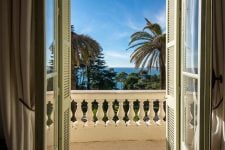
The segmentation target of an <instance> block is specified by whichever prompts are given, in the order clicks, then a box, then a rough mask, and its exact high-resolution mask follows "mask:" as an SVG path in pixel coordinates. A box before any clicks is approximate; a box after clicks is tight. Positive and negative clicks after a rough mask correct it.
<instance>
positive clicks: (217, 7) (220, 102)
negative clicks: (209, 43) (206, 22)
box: [211, 0, 225, 150]
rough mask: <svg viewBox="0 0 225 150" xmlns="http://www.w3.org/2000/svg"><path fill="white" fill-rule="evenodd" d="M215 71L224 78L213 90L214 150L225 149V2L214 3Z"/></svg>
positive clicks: (217, 82) (215, 0) (215, 1)
mask: <svg viewBox="0 0 225 150" xmlns="http://www.w3.org/2000/svg"><path fill="white" fill-rule="evenodd" d="M213 70H214V72H215V75H216V76H217V77H219V76H220V75H222V76H223V83H220V81H216V82H215V85H214V87H213V89H212V108H213V110H212V132H211V133H212V137H211V141H212V147H211V149H212V150H224V149H225V124H224V119H225V114H224V108H225V1H224V0H214V1H213Z"/></svg>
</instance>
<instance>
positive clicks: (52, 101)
mask: <svg viewBox="0 0 225 150" xmlns="http://www.w3.org/2000/svg"><path fill="white" fill-rule="evenodd" d="M56 16H57V15H56V1H55V0H46V1H45V39H46V42H45V65H46V81H45V82H46V84H45V88H46V94H45V95H46V98H45V106H44V107H45V110H46V111H45V112H46V117H45V129H46V130H45V133H46V134H45V141H46V142H45V143H46V145H45V149H48V150H53V149H54V150H56V149H58V69H57V60H58V57H57V54H58V51H57V50H58V49H57V46H56V41H57V40H56V39H57V34H56V30H57V28H56V27H57V26H56Z"/></svg>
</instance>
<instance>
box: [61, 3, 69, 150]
mask: <svg viewBox="0 0 225 150" xmlns="http://www.w3.org/2000/svg"><path fill="white" fill-rule="evenodd" d="M70 67H71V29H70V0H59V74H60V75H59V116H60V118H59V149H60V150H69V145H70V126H69V123H70V119H69V116H70V89H71V88H70V86H71V83H70V82H71V69H70Z"/></svg>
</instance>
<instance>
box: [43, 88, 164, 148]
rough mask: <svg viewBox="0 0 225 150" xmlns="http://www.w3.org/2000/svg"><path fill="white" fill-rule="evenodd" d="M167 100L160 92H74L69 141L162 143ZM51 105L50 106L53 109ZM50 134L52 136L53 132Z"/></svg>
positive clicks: (49, 117)
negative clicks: (141, 141)
mask: <svg viewBox="0 0 225 150" xmlns="http://www.w3.org/2000/svg"><path fill="white" fill-rule="evenodd" d="M47 97H49V98H50V97H51V94H50V93H49V95H47ZM164 97H165V91H161V90H159V91H158V90H144V91H140V90H137V91H136V90H135V91H134V90H132V91H101V90H98V91H83V90H82V91H71V130H70V132H71V133H70V140H71V142H90V141H119V140H163V139H165V133H166V132H165V120H166V115H165V98H164ZM50 103H51V101H49V103H48V106H47V107H51V106H52V105H50ZM52 117H53V114H51V115H48V120H52V119H51V118H52ZM50 122H51V121H50ZM50 122H49V123H50ZM48 125H49V124H48ZM50 126H51V125H50ZM48 132H49V133H47V134H49V135H50V134H52V133H50V132H52V131H51V130H50V129H49V130H48ZM49 135H48V136H49ZM48 144H49V145H51V144H52V143H51V142H50V141H49V142H48Z"/></svg>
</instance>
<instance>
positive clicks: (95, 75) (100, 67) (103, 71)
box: [87, 53, 116, 90]
mask: <svg viewBox="0 0 225 150" xmlns="http://www.w3.org/2000/svg"><path fill="white" fill-rule="evenodd" d="M115 76H116V73H115V72H114V70H113V69H107V66H106V65H105V61H104V56H103V54H102V53H100V54H99V56H98V57H97V58H96V59H95V60H90V63H89V65H88V66H87V89H98V90H111V89H114V88H115V82H114V79H115Z"/></svg>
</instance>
